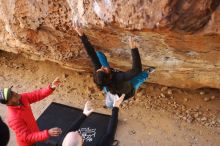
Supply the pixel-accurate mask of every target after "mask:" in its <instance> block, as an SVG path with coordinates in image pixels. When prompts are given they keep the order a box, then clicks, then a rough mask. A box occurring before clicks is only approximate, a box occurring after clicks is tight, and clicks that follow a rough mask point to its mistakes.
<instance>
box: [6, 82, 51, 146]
mask: <svg viewBox="0 0 220 146" xmlns="http://www.w3.org/2000/svg"><path fill="white" fill-rule="evenodd" d="M52 92H53V89H51V88H50V86H48V87H47V88H44V89H40V90H37V91H33V92H31V93H23V94H21V99H20V101H21V103H22V105H21V106H8V114H7V121H8V125H9V127H10V128H11V129H12V130H13V131H14V132H15V134H16V139H17V143H18V145H19V146H31V145H33V144H35V143H36V142H39V141H44V140H46V139H48V138H49V134H48V130H44V131H40V130H39V128H38V125H37V123H36V120H35V118H34V115H33V113H32V110H31V106H30V104H32V103H34V102H37V101H39V100H41V99H44V98H45V97H47V96H48V95H50V94H51V93H52Z"/></svg>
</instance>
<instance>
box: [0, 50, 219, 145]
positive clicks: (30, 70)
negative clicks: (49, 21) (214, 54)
mask: <svg viewBox="0 0 220 146" xmlns="http://www.w3.org/2000/svg"><path fill="white" fill-rule="evenodd" d="M0 58H1V59H0V66H1V69H0V82H1V84H0V87H8V86H11V85H13V86H14V90H15V91H17V92H19V93H21V92H24V91H32V90H34V89H39V88H41V87H45V86H47V84H48V83H49V82H51V81H53V79H54V78H55V77H56V76H59V77H60V78H61V80H62V86H60V87H59V88H58V89H57V90H56V91H55V92H54V93H53V94H52V95H51V96H49V97H48V98H46V99H44V100H42V101H40V102H38V103H35V104H33V105H32V109H33V113H34V115H35V117H36V118H38V117H39V115H40V114H41V113H42V112H43V111H44V110H45V109H46V107H47V106H48V105H49V104H50V103H51V102H53V101H55V102H59V103H63V104H67V105H70V106H75V107H80V108H82V107H83V106H84V103H85V102H86V101H87V100H91V101H92V102H93V103H94V106H95V108H96V111H97V112H102V113H107V114H109V113H110V111H108V110H106V109H104V108H103V107H102V106H103V95H102V93H101V92H100V91H98V90H97V88H96V87H95V85H94V83H93V80H92V77H91V74H89V73H76V72H74V71H71V70H67V69H63V68H61V67H60V66H59V65H57V64H55V63H50V62H38V61H32V60H28V59H26V58H24V57H22V56H15V55H13V54H9V53H5V52H0ZM219 107H220V91H219V90H216V89H200V90H196V91H195V90H194V91H191V90H186V89H177V88H171V87H164V86H160V85H156V84H147V83H146V84H144V85H143V86H142V88H141V89H140V90H139V91H138V93H137V94H136V97H135V98H133V99H132V100H130V101H127V102H125V103H124V104H123V105H122V108H121V110H120V117H119V120H120V122H119V125H118V130H117V134H116V139H118V140H119V141H120V145H121V146H219V145H220V108H219ZM0 115H1V116H2V117H3V118H5V116H6V106H4V105H1V106H0ZM11 135H12V136H11V140H10V143H9V146H16V142H15V136H14V133H13V132H11Z"/></svg>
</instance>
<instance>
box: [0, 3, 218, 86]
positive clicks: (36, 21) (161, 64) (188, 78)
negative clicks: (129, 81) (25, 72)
mask: <svg viewBox="0 0 220 146" xmlns="http://www.w3.org/2000/svg"><path fill="white" fill-rule="evenodd" d="M219 5H220V0H78V1H76V0H75V1H73V0H7V1H5V0H0V49H1V50H5V51H9V52H14V53H17V54H18V55H19V54H22V55H25V56H27V57H29V58H31V59H37V60H50V61H54V62H57V63H59V64H60V65H62V66H63V67H67V68H70V69H73V70H76V71H91V64H90V63H89V59H88V57H87V55H86V53H85V51H84V49H83V47H82V44H81V42H80V40H79V38H78V36H77V34H76V33H75V31H74V30H73V27H72V21H73V20H74V19H79V20H80V23H81V24H82V26H83V28H84V30H85V33H86V34H87V35H88V37H89V39H90V40H91V42H92V44H94V46H95V47H96V48H97V49H98V50H102V51H104V52H105V53H106V55H107V56H108V58H109V61H110V62H111V65H112V66H114V67H118V68H122V69H123V70H127V69H129V68H130V66H131V60H130V49H129V47H128V43H127V41H128V36H134V37H135V38H136V40H137V41H138V42H139V43H138V44H139V50H140V52H141V58H142V63H143V66H144V67H147V66H155V67H157V72H155V74H154V75H152V76H151V77H150V80H149V82H154V83H159V84H163V85H168V86H176V87H181V88H201V87H212V88H220V6H219Z"/></svg>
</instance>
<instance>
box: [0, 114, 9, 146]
mask: <svg viewBox="0 0 220 146" xmlns="http://www.w3.org/2000/svg"><path fill="white" fill-rule="evenodd" d="M0 135H1V136H0V146H6V145H7V144H8V141H9V138H10V133H9V129H8V126H7V125H6V124H5V123H4V122H3V121H2V119H1V117H0Z"/></svg>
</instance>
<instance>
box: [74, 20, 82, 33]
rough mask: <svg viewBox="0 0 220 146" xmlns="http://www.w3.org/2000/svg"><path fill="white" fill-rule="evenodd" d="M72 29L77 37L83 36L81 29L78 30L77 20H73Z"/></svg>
mask: <svg viewBox="0 0 220 146" xmlns="http://www.w3.org/2000/svg"><path fill="white" fill-rule="evenodd" d="M73 27H74V29H75V31H76V32H77V33H78V35H79V36H82V35H83V31H82V29H81V28H80V24H79V21H78V20H75V21H74V22H73Z"/></svg>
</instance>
